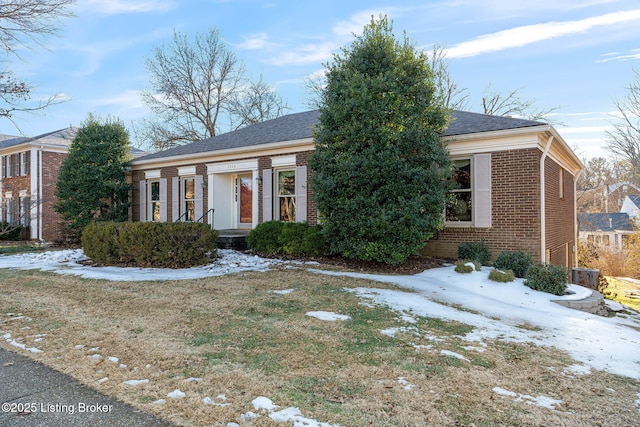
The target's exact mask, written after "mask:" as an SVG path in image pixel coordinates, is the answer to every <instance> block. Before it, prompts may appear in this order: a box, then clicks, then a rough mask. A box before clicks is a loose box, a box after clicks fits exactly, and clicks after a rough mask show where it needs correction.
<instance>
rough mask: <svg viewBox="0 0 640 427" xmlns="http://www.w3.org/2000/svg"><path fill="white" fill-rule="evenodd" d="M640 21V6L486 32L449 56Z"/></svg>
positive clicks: (478, 52) (499, 49) (490, 50)
mask: <svg viewBox="0 0 640 427" xmlns="http://www.w3.org/2000/svg"><path fill="white" fill-rule="evenodd" d="M637 20H640V9H636V10H630V11H624V12H614V13H608V14H606V15H601V16H596V17H592V18H586V19H581V20H577V21H564V22H555V21H554V22H547V23H543V24H533V25H525V26H522V27H517V28H511V29H509V30H503V31H498V32H496V33H492V34H485V35H482V36H479V37H476V38H475V39H473V40H469V41H466V42H462V43H459V44H457V45H455V46H453V47H452V48H450V49H448V50H447V57H448V58H465V57H471V56H476V55H481V54H483V53H489V52H498V51H501V50H505V49H510V48H514V47H521V46H526V45H528V44H532V43H537V42H540V41H543V40H549V39H553V38H556V37H561V36H566V35H570V34H577V33H584V32H586V31H588V30H591V29H593V28H595V27H600V26H607V25H616V24H622V23H625V22H630V21H637Z"/></svg>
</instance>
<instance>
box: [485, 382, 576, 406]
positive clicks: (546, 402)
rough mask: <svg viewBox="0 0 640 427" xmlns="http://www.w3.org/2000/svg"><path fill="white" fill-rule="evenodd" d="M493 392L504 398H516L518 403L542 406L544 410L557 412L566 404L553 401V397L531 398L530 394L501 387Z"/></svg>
mask: <svg viewBox="0 0 640 427" xmlns="http://www.w3.org/2000/svg"><path fill="white" fill-rule="evenodd" d="M493 391H494V392H495V393H498V394H500V395H502V396H509V397H514V398H515V399H514V401H516V402H523V401H524V402H526V403H529V404H532V405H536V406H542V407H543V408H547V409H551V410H554V411H555V410H557V409H558V408H561V405H562V404H563V403H564V402H563V401H562V400H556V399H552V398H551V397H548V396H543V395H540V396H538V397H533V396H529V395H528V394H520V393H515V392H513V391H509V390H506V389H504V388H501V387H494V388H493Z"/></svg>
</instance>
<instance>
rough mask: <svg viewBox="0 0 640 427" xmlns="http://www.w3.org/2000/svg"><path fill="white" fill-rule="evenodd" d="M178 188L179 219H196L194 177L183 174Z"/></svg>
mask: <svg viewBox="0 0 640 427" xmlns="http://www.w3.org/2000/svg"><path fill="white" fill-rule="evenodd" d="M181 184H182V185H181V188H180V190H181V191H180V198H181V199H182V200H181V203H180V219H181V220H182V221H195V220H196V193H195V178H194V177H193V176H185V177H183V178H181Z"/></svg>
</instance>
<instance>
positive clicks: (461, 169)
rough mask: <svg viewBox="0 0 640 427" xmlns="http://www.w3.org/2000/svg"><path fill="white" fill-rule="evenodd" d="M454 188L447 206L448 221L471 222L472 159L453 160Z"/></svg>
mask: <svg viewBox="0 0 640 427" xmlns="http://www.w3.org/2000/svg"><path fill="white" fill-rule="evenodd" d="M453 181H454V188H453V189H452V190H451V191H450V193H449V199H448V200H447V208H446V220H447V221H448V222H469V223H470V222H471V220H472V218H473V217H472V211H473V203H472V201H473V199H472V198H473V188H472V187H471V159H464V160H454V161H453Z"/></svg>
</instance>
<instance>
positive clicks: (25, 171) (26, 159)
mask: <svg viewBox="0 0 640 427" xmlns="http://www.w3.org/2000/svg"><path fill="white" fill-rule="evenodd" d="M30 166H31V152H30V151H25V152H24V153H22V175H29V174H30V173H31V171H30V170H29V169H30Z"/></svg>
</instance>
